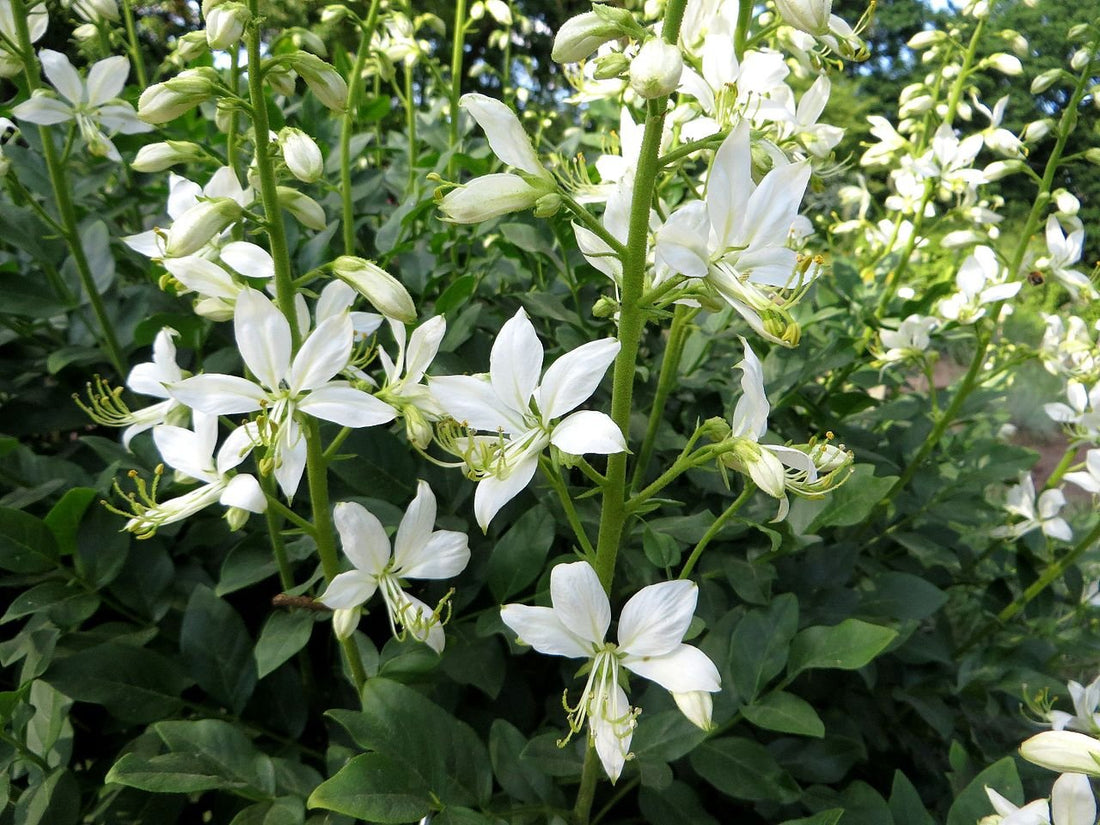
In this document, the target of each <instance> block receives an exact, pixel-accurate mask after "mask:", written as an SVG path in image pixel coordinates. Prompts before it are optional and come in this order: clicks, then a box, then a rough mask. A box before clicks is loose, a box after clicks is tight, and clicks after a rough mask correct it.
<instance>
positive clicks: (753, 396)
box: [733, 338, 771, 441]
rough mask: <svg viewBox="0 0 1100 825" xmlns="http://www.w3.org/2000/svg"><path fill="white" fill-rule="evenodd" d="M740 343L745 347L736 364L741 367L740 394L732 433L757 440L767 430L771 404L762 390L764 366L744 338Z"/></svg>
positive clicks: (734, 414) (734, 412)
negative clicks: (742, 357) (738, 362)
mask: <svg viewBox="0 0 1100 825" xmlns="http://www.w3.org/2000/svg"><path fill="white" fill-rule="evenodd" d="M741 345H742V346H743V347H744V348H745V358H744V359H743V360H742V361H741V363H740V364H738V365H737V366H739V367H740V368H741V393H742V394H741V397H740V398H739V399H738V400H737V406H736V407H735V408H734V411H733V434H734V435H737V436H743V437H747V438H751V439H753V440H754V441H757V440H759V439H760V437H761V436H763V435H764V433H766V432H767V431H768V413H769V412H770V411H771V405H770V404H769V403H768V396H767V394H766V393H765V392H764V368H763V367H762V366H761V364H760V359H759V358H757V357H756V353H755V352H753V351H752V347H750V346H749V342H748V341H746V340H745V339H744V338H742V339H741Z"/></svg>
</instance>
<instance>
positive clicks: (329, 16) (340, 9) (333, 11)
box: [321, 3, 357, 26]
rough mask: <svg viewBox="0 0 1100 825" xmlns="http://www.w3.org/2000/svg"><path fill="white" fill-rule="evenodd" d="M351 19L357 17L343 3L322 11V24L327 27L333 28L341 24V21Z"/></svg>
mask: <svg viewBox="0 0 1100 825" xmlns="http://www.w3.org/2000/svg"><path fill="white" fill-rule="evenodd" d="M347 17H351V18H353V19H354V18H356V17H357V15H356V14H355V12H353V11H352V10H351V9H349V8H348V7H347V6H345V5H344V4H343V3H336V4H334V5H331V6H325V7H324V8H323V9H321V22H322V23H324V24H325V25H326V26H331V25H333V24H334V23H339V22H340V21H341V20H343V19H345V18H347Z"/></svg>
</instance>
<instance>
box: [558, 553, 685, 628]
mask: <svg viewBox="0 0 1100 825" xmlns="http://www.w3.org/2000/svg"><path fill="white" fill-rule="evenodd" d="M550 601H551V602H552V603H553V605H554V612H555V613H556V614H557V617H558V619H560V620H561V623H562V624H563V625H564V626H565V627H566V629H567V630H569V631H570V632H571V633H573V634H575V635H576V636H579V637H580V638H582V639H584V640H585V641H588V642H591V643H592V644H594V645H601V644H603V640H604V636H606V635H607V628H608V626H609V625H610V624H611V604H610V602H608V600H607V594H606V593H605V592H604V589H603V585H601V584H600V578H599V576H597V575H596V571H595V570H593V569H592V565H590V564H589V563H588V562H586V561H578V562H573V563H571V564H559V565H558V566H557V567H555V568H554V569H553V570H552V571H551V572H550ZM677 641H679V639H677Z"/></svg>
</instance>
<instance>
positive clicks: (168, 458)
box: [153, 418, 218, 483]
mask: <svg viewBox="0 0 1100 825" xmlns="http://www.w3.org/2000/svg"><path fill="white" fill-rule="evenodd" d="M213 420H214V422H215V426H216V425H217V419H216V418H215V419H213ZM205 440H206V439H205V438H204V437H203V435H202V434H200V433H197V432H193V431H192V430H187V429H184V428H183V427H173V426H171V425H168V424H165V425H162V426H160V427H154V428H153V441H154V442H155V443H156V445H157V451H158V452H159V453H160V457H161V458H163V459H164V463H165V464H167V465H168V466H169V467H172V468H174V469H176V470H179V471H180V472H181V473H183V474H184V475H186V476H190V477H191V478H194V479H198V480H200V481H205V482H208V483H213V482H216V481H218V474H217V472H216V471H215V469H214V459H213V457H212V456H211V455H210V453H209V451H208V450H207V447H208V445H207V444H206V443H204V442H205Z"/></svg>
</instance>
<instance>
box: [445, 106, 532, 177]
mask: <svg viewBox="0 0 1100 825" xmlns="http://www.w3.org/2000/svg"><path fill="white" fill-rule="evenodd" d="M459 106H461V108H463V109H465V110H466V111H467V112H469V113H470V114H471V115H472V116H473V118H474V120H476V121H477V125H478V126H480V127H481V128H482V130H483V131H484V132H485V137H486V139H487V140H488V141H489V148H490V149H492V150H493V154H495V155H496V156H497V157H498V158H500V159H501V160H502V161H504V162H505V163H506V164H508V165H509V166H514V167H516V168H517V169H521V170H523V171H524V172H527V173H528V174H530V175H545V174H546V170H545V169H543V168H542V164H540V163H539V159H538V157H537V156H536V155H535V150H534V148H533V147H532V146H531V138H529V137H528V136H527V132H525V131H524V129H523V124H521V123H520V122H519V118H518V117H516V113H515V112H513V111H512V110H511V109H510V108H509V107H508V106H506V105H505V104H503V103H501V102H500V101H499V100H494V99H493V98H491V97H487V96H485V95H481V94H466V95H463V96H462V100H461V102H460V103H459Z"/></svg>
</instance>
